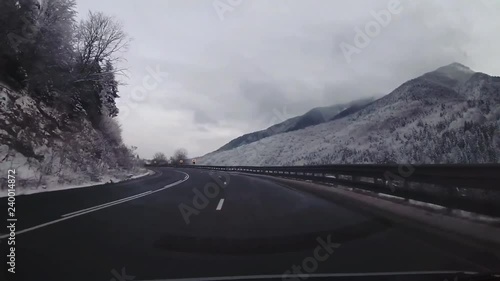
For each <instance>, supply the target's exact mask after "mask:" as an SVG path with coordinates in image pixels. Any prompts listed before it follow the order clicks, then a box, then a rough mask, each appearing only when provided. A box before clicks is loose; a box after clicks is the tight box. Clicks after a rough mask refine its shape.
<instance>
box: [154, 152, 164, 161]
mask: <svg viewBox="0 0 500 281" xmlns="http://www.w3.org/2000/svg"><path fill="white" fill-rule="evenodd" d="M153 161H156V162H165V161H167V156H165V154H164V153H162V152H157V153H155V155H154V156H153Z"/></svg>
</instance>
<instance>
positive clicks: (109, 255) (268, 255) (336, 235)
mask: <svg viewBox="0 0 500 281" xmlns="http://www.w3.org/2000/svg"><path fill="white" fill-rule="evenodd" d="M155 170H156V171H157V173H156V174H155V175H152V176H148V177H144V178H140V179H136V180H131V181H128V182H124V183H118V184H113V185H104V186H97V187H91V188H82V189H73V190H66V191H58V192H47V193H40V194H35V195H29V196H18V197H16V215H17V218H18V222H17V225H16V226H17V227H16V228H17V231H18V232H19V231H23V230H25V231H24V232H21V233H18V234H17V236H16V274H15V275H12V274H10V273H5V275H4V276H5V277H7V278H8V279H5V280H47V281H58V280H64V281H71V280H103V281H109V280H116V281H121V280H155V279H167V278H202V277H217V276H237V275H264V274H274V275H276V274H277V275H279V274H283V273H284V272H285V271H287V270H291V269H292V266H293V265H301V264H302V263H303V261H304V259H307V258H308V257H313V256H314V251H315V249H316V248H317V247H319V246H321V245H322V243H321V242H318V241H319V240H322V241H328V240H329V239H330V240H331V242H332V243H334V244H336V246H335V248H334V249H333V248H331V249H332V253H331V254H330V253H329V254H328V255H327V258H325V260H324V261H320V262H318V263H317V265H318V266H317V268H315V269H314V272H315V273H332V272H342V273H346V272H351V273H363V272H395V271H448V270H451V271H455V270H457V271H487V270H497V271H498V270H499V268H498V267H500V262H498V263H497V260H492V255H491V254H490V253H485V252H481V251H478V250H476V249H472V248H468V247H466V246H464V245H460V244H457V242H452V241H448V240H447V238H446V237H437V236H433V235H431V234H427V233H424V232H421V231H418V230H415V229H413V228H410V227H408V226H406V225H402V224H400V223H395V222H393V221H392V220H391V219H390V218H387V217H379V216H377V215H375V214H372V213H370V212H367V211H366V210H361V208H357V207H356V206H352V205H349V206H347V205H346V204H342V203H341V202H340V203H339V202H332V201H327V200H326V199H322V198H319V197H316V196H314V195H311V194H308V193H305V192H301V191H298V190H296V189H295V188H294V187H293V186H284V185H282V184H279V183H277V182H274V181H272V180H267V179H263V178H258V177H252V176H249V175H242V174H233V173H231V174H225V173H218V175H217V176H211V175H209V171H206V170H196V169H178V170H175V169H173V168H157V169H155ZM224 182H225V184H224ZM209 183H210V186H211V187H210V188H209V191H212V192H213V193H214V194H213V196H212V197H213V198H209V199H208V202H204V201H203V200H198V202H197V203H199V204H200V205H204V204H206V206H198V207H202V208H199V209H197V210H196V211H195V213H194V214H192V215H191V216H189V223H186V220H185V219H184V217H183V215H182V214H181V211H180V209H179V206H180V204H184V205H182V206H190V207H193V199H194V198H195V193H196V192H194V191H193V189H197V190H198V191H200V192H201V193H203V192H204V187H205V186H207V184H209ZM165 187H167V188H165ZM216 187H219V192H216V189H217V188H216ZM138 194H141V195H140V197H137V198H129V197H131V196H134V195H138ZM123 198H129V199H131V200H128V201H125V202H121V203H119V204H116V205H112V206H109V207H106V205H104V206H102V204H106V203H108V202H113V201H116V200H120V199H123ZM221 199H224V202H223V203H222V204H221ZM118 202H119V201H118ZM0 203H1V204H0V205H1V206H2V208H3V209H2V211H1V214H2V215H1V216H0V218H1V220H2V222H3V223H4V224H5V221H6V210H7V200H6V198H1V199H0ZM99 205H101V207H103V208H101V209H98V210H95V209H88V208H92V207H94V206H99ZM218 207H220V210H217V209H218ZM84 209H88V210H87V213H83V214H79V213H75V214H73V216H71V215H69V216H64V215H66V214H71V213H73V212H78V211H80V210H84ZM3 210H5V211H3ZM191 210H194V209H191ZM6 233H7V230H6V228H5V227H2V229H0V236H1V235H2V234H3V235H5V234H6ZM0 247H1V254H2V256H1V258H0V260H1V261H2V262H1V265H0V268H2V272H5V269H4V268H5V267H6V262H7V260H6V255H7V244H6V240H5V239H2V240H1V241H0ZM322 251H323V252H322V253H323V254H326V251H325V250H322ZM495 266H497V267H496V268H495ZM122 270H124V271H125V272H126V274H127V275H129V278H123V276H122V277H120V273H122ZM117 274H118V275H117ZM4 276H1V277H0V279H1V278H3V277H4ZM131 276H133V278H132V277H131ZM13 277H15V278H13ZM2 280H3V279H2ZM401 280H408V279H401ZM421 280H426V279H425V278H424V279H421Z"/></svg>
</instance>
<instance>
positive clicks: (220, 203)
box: [216, 198, 224, 211]
mask: <svg viewBox="0 0 500 281" xmlns="http://www.w3.org/2000/svg"><path fill="white" fill-rule="evenodd" d="M222 204H224V198H222V199H221V200H220V201H219V205H217V209H216V210H217V211H220V210H221V209H222Z"/></svg>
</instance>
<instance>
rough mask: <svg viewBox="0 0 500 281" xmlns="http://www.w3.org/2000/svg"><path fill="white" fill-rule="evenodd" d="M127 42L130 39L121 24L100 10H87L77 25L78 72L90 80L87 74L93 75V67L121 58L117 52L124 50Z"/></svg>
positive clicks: (127, 44)
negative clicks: (85, 16) (86, 15)
mask: <svg viewBox="0 0 500 281" xmlns="http://www.w3.org/2000/svg"><path fill="white" fill-rule="evenodd" d="M129 43H130V39H129V38H128V36H127V34H126V33H125V32H124V31H123V27H122V25H121V24H120V23H118V22H117V21H116V20H115V19H114V18H113V17H110V16H107V15H105V14H104V13H101V12H96V13H94V12H89V17H88V19H86V20H83V21H82V22H81V23H80V25H79V27H78V31H77V35H76V43H75V45H76V51H77V60H78V63H79V64H80V68H81V69H80V72H81V73H82V74H83V75H84V78H85V79H87V80H92V79H91V77H89V76H92V75H95V72H94V71H93V70H94V69H95V67H96V66H98V65H101V64H102V63H104V62H116V61H118V60H121V59H122V58H121V57H120V56H119V55H118V53H119V52H121V51H124V50H126V49H127V48H128V46H129ZM115 72H119V70H115ZM101 74H102V73H101Z"/></svg>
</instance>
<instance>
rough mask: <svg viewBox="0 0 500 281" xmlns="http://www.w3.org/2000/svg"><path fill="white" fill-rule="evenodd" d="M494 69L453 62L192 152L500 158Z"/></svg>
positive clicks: (254, 158) (229, 158)
mask: <svg viewBox="0 0 500 281" xmlns="http://www.w3.org/2000/svg"><path fill="white" fill-rule="evenodd" d="M499 129H500V77H493V76H489V75H487V74H484V73H479V72H474V71H472V70H471V69H469V68H468V67H466V66H463V65H461V64H458V63H453V64H451V65H448V66H445V67H441V68H439V69H437V70H435V71H432V72H429V73H426V74H424V75H422V76H420V77H417V78H415V79H412V80H410V81H408V82H406V83H404V84H403V85H401V86H399V87H398V88H397V89H395V90H394V91H393V92H391V93H390V94H388V95H386V96H384V97H382V98H381V99H379V100H377V101H375V102H372V103H370V104H369V105H368V106H366V107H364V108H362V109H361V110H358V111H355V112H353V113H350V114H347V115H346V116H341V118H338V119H337V118H334V119H333V121H331V122H328V123H323V124H320V125H317V126H312V127H308V128H305V129H303V130H299V131H295V132H289V133H282V134H278V135H275V136H272V137H268V138H264V139H261V140H260V141H258V142H254V143H251V144H248V145H245V146H241V147H238V148H236V149H232V150H229V151H224V152H215V153H211V154H208V155H206V156H204V157H201V158H199V159H198V161H199V162H200V163H201V164H207V165H302V164H335V163H417V164H418V163H428V164H433V163H462V164H465V163H500V132H499Z"/></svg>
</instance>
